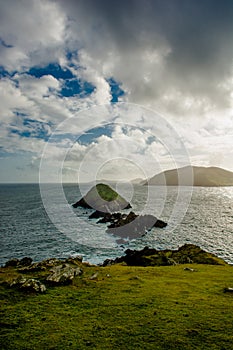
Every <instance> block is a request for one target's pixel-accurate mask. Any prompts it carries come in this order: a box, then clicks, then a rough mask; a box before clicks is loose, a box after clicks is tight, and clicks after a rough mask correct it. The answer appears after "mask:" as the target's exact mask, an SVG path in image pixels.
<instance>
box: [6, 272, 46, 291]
mask: <svg viewBox="0 0 233 350" xmlns="http://www.w3.org/2000/svg"><path fill="white" fill-rule="evenodd" d="M10 287H17V288H19V289H20V290H22V291H25V292H34V293H44V292H45V291H46V287H45V285H44V284H43V283H41V282H40V281H39V280H36V279H34V278H25V277H22V276H19V277H18V278H16V279H14V280H13V281H12V282H11V284H10Z"/></svg>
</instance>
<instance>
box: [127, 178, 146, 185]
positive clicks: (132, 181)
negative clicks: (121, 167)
mask: <svg viewBox="0 0 233 350" xmlns="http://www.w3.org/2000/svg"><path fill="white" fill-rule="evenodd" d="M143 181H145V180H143V179H142V178H140V177H137V178H136V179H133V180H130V182H131V183H132V184H134V185H137V184H141V183H142V182H143Z"/></svg>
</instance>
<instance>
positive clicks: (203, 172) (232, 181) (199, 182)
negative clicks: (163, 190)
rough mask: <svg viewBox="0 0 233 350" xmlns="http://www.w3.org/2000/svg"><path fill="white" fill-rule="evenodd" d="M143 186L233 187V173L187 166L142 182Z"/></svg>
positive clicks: (211, 168) (214, 168)
mask: <svg viewBox="0 0 233 350" xmlns="http://www.w3.org/2000/svg"><path fill="white" fill-rule="evenodd" d="M141 185H155V186H164V185H167V186H202V187H219V186H233V172H231V171H228V170H225V169H221V168H217V167H208V168H206V167H198V166H187V167H184V168H179V169H172V170H166V171H164V172H161V173H159V174H157V175H155V176H153V177H151V178H150V179H149V180H146V181H143V182H141Z"/></svg>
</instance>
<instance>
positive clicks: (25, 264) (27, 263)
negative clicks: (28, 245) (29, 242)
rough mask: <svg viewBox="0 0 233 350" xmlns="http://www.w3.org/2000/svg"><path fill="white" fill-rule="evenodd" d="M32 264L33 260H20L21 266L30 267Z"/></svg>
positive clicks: (26, 258)
mask: <svg viewBox="0 0 233 350" xmlns="http://www.w3.org/2000/svg"><path fill="white" fill-rule="evenodd" d="M31 263H32V258H28V257H25V258H23V259H21V260H20V262H19V265H20V266H29V265H31Z"/></svg>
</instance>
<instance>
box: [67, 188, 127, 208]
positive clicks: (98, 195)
mask: <svg viewBox="0 0 233 350" xmlns="http://www.w3.org/2000/svg"><path fill="white" fill-rule="evenodd" d="M73 207H74V208H77V207H82V208H86V209H96V210H98V211H102V212H114V211H117V210H122V209H130V208H131V205H130V203H129V202H127V201H126V200H125V199H124V198H123V197H122V196H120V195H119V194H118V193H117V192H116V191H114V190H113V189H112V188H111V187H110V186H108V185H106V184H102V183H101V184H97V185H96V186H93V187H92V188H91V189H90V191H89V192H88V193H87V194H86V195H85V196H84V197H82V198H81V199H80V200H79V201H77V202H76V203H74V204H73Z"/></svg>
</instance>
